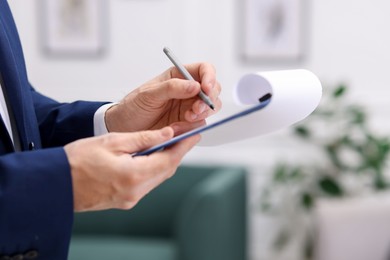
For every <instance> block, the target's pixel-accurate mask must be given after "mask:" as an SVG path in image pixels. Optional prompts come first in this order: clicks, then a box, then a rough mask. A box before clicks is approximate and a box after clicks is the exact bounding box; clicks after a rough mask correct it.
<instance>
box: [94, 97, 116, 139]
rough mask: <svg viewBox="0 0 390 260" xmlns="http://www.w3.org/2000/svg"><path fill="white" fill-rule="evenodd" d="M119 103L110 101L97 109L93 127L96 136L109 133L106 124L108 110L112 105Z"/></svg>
mask: <svg viewBox="0 0 390 260" xmlns="http://www.w3.org/2000/svg"><path fill="white" fill-rule="evenodd" d="M117 104H118V103H109V104H105V105H103V106H101V107H99V109H98V110H96V112H95V115H94V116H93V127H94V134H95V136H99V135H104V134H107V133H108V129H107V126H106V121H105V115H106V111H107V110H108V109H110V107H112V106H115V105H117Z"/></svg>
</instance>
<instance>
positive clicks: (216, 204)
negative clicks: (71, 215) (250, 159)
mask: <svg viewBox="0 0 390 260" xmlns="http://www.w3.org/2000/svg"><path fill="white" fill-rule="evenodd" d="M246 192H247V191H246V171H245V169H244V168H241V167H233V166H228V167H218V166H214V167H200V166H181V167H180V168H179V169H178V171H177V173H176V174H175V175H174V177H172V178H171V179H169V180H168V181H166V182H165V183H163V184H162V185H161V186H159V187H158V188H157V189H155V190H154V191H152V192H151V193H150V194H148V195H147V196H146V197H145V198H144V199H142V200H141V201H140V202H139V203H138V205H137V206H136V207H135V208H133V209H131V210H129V211H121V210H109V211H102V212H90V213H79V214H76V216H75V223H74V229H73V236H72V240H71V247H70V253H69V259H70V260H86V259H94V260H99V259H110V260H116V259H118V260H119V259H120V260H127V259H134V260H245V259H246V222H247V219H246V218H247V214H246Z"/></svg>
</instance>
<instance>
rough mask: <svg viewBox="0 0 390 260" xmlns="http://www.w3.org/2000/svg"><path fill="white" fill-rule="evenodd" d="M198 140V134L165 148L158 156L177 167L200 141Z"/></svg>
mask: <svg viewBox="0 0 390 260" xmlns="http://www.w3.org/2000/svg"><path fill="white" fill-rule="evenodd" d="M200 139H201V136H200V135H199V134H198V135H194V136H191V137H188V138H186V139H184V140H183V141H180V142H178V143H176V144H174V145H172V146H170V147H168V148H166V149H165V150H164V151H162V152H160V154H159V155H161V156H162V158H163V159H164V160H166V161H168V162H170V164H171V165H173V166H174V167H177V166H178V165H179V164H180V162H181V160H182V159H183V157H184V156H185V155H186V154H187V153H188V152H189V151H190V150H191V149H192V148H193V147H194V146H195V145H196V144H197V143H198V142H199V141H200Z"/></svg>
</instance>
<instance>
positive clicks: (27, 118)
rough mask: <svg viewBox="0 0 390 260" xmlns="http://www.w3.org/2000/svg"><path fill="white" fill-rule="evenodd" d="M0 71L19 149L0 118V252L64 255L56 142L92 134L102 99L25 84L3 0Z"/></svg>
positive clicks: (63, 162) (68, 213)
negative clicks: (70, 98)
mask: <svg viewBox="0 0 390 260" xmlns="http://www.w3.org/2000/svg"><path fill="white" fill-rule="evenodd" d="M0 73H1V74H2V77H3V83H4V85H5V88H6V92H7V95H8V97H9V101H10V104H11V106H12V111H13V113H14V115H15V120H16V124H17V129H18V131H19V137H20V140H21V145H22V150H23V152H15V151H14V148H13V144H12V142H11V139H10V137H9V135H8V132H7V130H6V128H5V126H4V122H3V120H2V119H1V118H0V258H1V256H13V255H18V254H25V253H26V252H30V251H31V250H35V252H37V253H38V255H39V256H38V259H44V260H46V259H47V260H57V259H66V258H67V253H68V247H69V241H70V234H71V229H72V222H73V195H72V181H71V175H70V167H69V163H68V160H67V157H66V155H65V152H64V149H63V148H62V146H63V145H65V144H66V143H69V142H71V141H74V140H77V139H80V138H84V137H88V136H92V135H93V115H94V113H95V111H96V110H97V109H98V107H100V106H101V105H102V103H100V102H99V103H98V102H83V101H79V102H75V103H70V104H64V103H58V102H56V101H54V100H52V99H50V98H48V97H45V96H43V95H41V94H40V93H38V92H37V91H35V90H34V89H33V88H32V87H31V86H30V84H29V82H28V79H27V73H26V68H25V62H24V58H23V53H22V48H21V44H20V41H19V37H18V33H17V30H16V26H15V24H14V21H13V18H12V14H11V11H10V9H9V6H8V4H7V1H6V0H0Z"/></svg>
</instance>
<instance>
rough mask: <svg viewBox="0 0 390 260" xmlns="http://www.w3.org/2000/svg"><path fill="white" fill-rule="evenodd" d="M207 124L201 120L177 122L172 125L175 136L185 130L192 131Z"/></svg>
mask: <svg viewBox="0 0 390 260" xmlns="http://www.w3.org/2000/svg"><path fill="white" fill-rule="evenodd" d="M205 124H206V121H204V120H200V121H196V122H193V123H190V122H176V123H173V124H171V125H170V127H172V129H173V131H174V132H175V136H177V135H180V134H183V133H185V132H188V131H191V130H193V129H195V128H198V127H201V126H204V125H205Z"/></svg>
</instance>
